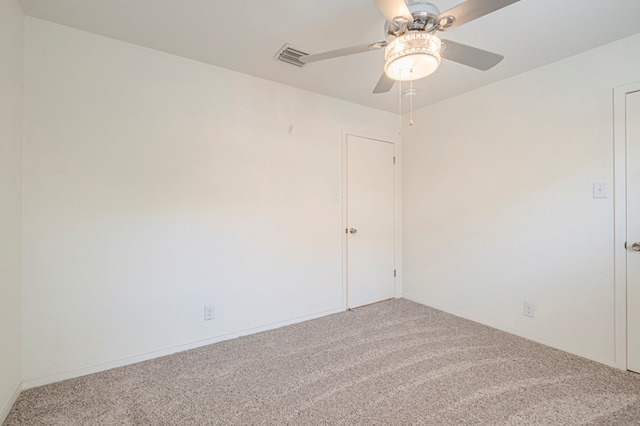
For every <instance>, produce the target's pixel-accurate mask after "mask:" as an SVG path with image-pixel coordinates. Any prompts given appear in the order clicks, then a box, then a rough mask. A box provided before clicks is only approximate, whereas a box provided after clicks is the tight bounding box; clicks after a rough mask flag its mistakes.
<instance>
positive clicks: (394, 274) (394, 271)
mask: <svg viewBox="0 0 640 426" xmlns="http://www.w3.org/2000/svg"><path fill="white" fill-rule="evenodd" d="M393 276H394V277H395V276H396V270H395V269H394V270H393Z"/></svg>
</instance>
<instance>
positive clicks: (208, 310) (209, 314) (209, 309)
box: [204, 305, 216, 321]
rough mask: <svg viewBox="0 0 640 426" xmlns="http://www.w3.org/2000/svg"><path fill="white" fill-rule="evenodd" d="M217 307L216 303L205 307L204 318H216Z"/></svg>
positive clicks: (206, 319)
mask: <svg viewBox="0 0 640 426" xmlns="http://www.w3.org/2000/svg"><path fill="white" fill-rule="evenodd" d="M215 312H216V311H215V307H214V305H208V306H205V307H204V319H205V321H208V320H212V319H214V318H215Z"/></svg>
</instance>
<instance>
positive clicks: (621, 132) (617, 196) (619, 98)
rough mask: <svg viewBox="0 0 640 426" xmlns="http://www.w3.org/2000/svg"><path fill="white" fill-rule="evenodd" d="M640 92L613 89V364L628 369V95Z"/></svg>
mask: <svg viewBox="0 0 640 426" xmlns="http://www.w3.org/2000/svg"><path fill="white" fill-rule="evenodd" d="M638 91H640V82H637V83H632V84H627V85H625V86H621V87H616V88H615V89H613V121H614V123H613V124H614V129H613V150H614V153H613V157H614V160H613V162H614V166H613V186H614V190H613V194H614V195H613V197H614V202H613V205H614V238H613V239H614V251H613V258H614V362H615V366H616V367H617V368H619V369H622V370H626V369H627V251H626V249H625V247H624V243H625V241H626V238H627V195H626V188H627V166H626V160H627V155H626V143H627V140H626V96H627V94H629V93H634V92H638Z"/></svg>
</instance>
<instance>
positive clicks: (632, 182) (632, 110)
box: [626, 92, 640, 373]
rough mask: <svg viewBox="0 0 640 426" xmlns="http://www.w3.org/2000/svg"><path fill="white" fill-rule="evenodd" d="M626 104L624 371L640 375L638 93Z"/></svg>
mask: <svg viewBox="0 0 640 426" xmlns="http://www.w3.org/2000/svg"><path fill="white" fill-rule="evenodd" d="M626 101H627V102H626V104H627V105H626V127H627V129H626V130H627V369H629V370H631V371H635V372H637V373H640V92H633V93H628V94H627V99H626Z"/></svg>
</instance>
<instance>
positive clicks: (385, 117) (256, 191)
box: [24, 18, 397, 386]
mask: <svg viewBox="0 0 640 426" xmlns="http://www.w3.org/2000/svg"><path fill="white" fill-rule="evenodd" d="M26 46H27V47H26V74H25V78H26V85H25V102H26V126H25V130H26V135H25V138H26V141H25V159H24V160H25V163H24V167H25V182H24V191H25V192H24V264H25V266H24V271H25V272H24V297H25V300H26V301H27V302H28V303H26V304H25V308H24V342H25V381H26V385H27V386H31V385H35V384H39V383H45V382H47V381H51V380H55V379H59V378H63V377H69V376H72V375H75V374H81V373H85V372H89V371H95V370H98V369H101V368H106V367H108V366H112V365H117V364H119V363H126V362H130V361H134V360H136V359H143V358H145V357H150V356H155V355H158V354H160V353H165V352H170V351H171V350H172V349H171V348H176V347H178V348H185V347H188V346H195V345H198V344H203V343H206V342H209V341H214V340H216V338H220V337H221V336H225V335H230V334H233V333H242V332H248V331H249V330H255V329H256V328H259V327H268V326H272V325H275V324H278V323H283V322H287V321H295V320H298V319H302V318H307V317H311V316H315V315H321V314H324V313H328V312H332V311H335V310H339V309H342V307H343V301H342V294H343V289H342V232H341V229H342V210H341V202H340V195H341V194H340V193H341V179H342V177H341V173H342V169H341V164H342V159H341V156H342V131H343V129H345V128H346V129H352V130H356V131H359V130H362V131H363V132H364V133H367V134H379V135H384V134H387V133H388V129H393V128H394V125H395V123H396V122H397V118H395V116H394V115H393V114H390V113H386V112H381V111H376V110H373V109H368V108H364V107H361V106H357V105H354V104H349V103H346V102H343V101H338V100H335V99H331V98H327V97H323V96H319V95H315V94H312V93H308V92H303V91H300V90H297V89H293V88H291V87H287V86H283V85H279V84H275V83H271V82H267V81H264V80H260V79H256V78H253V77H249V76H246V75H242V74H238V73H234V72H231V71H228V70H224V69H220V68H216V67H212V66H209V65H205V64H202V63H198V62H194V61H191V60H187V59H183V58H178V57H175V56H171V55H168V54H165V53H160V52H157V51H152V50H149V49H145V48H141V47H137V46H133V45H130V44H126V43H122V42H119V41H115V40H111V39H107V38H104V37H100V36H96V35H91V34H88V33H84V32H80V31H77V30H73V29H70V28H67V27H63V26H59V25H56V24H52V23H48V22H45V21H41V20H37V19H32V18H28V19H27V41H26ZM283 66H288V65H285V64H283ZM336 193H337V194H338V195H336ZM205 304H215V307H216V318H215V320H213V321H204V320H203V309H204V305H205Z"/></svg>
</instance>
